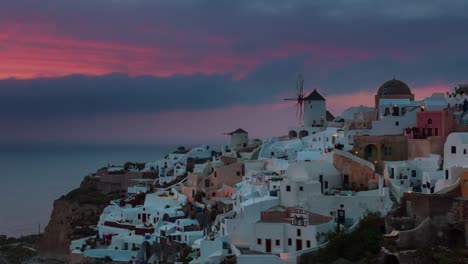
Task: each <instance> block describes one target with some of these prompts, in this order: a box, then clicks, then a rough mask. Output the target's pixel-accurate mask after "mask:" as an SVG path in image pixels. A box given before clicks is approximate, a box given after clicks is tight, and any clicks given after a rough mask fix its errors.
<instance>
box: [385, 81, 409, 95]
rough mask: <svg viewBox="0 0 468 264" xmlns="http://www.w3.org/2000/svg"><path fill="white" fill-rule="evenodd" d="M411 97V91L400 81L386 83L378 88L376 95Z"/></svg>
mask: <svg viewBox="0 0 468 264" xmlns="http://www.w3.org/2000/svg"><path fill="white" fill-rule="evenodd" d="M403 94H407V95H411V90H410V88H409V87H408V85H407V84H406V83H404V82H402V81H400V80H396V79H393V80H390V81H386V82H385V83H384V84H382V86H380V88H379V91H378V92H377V95H403Z"/></svg>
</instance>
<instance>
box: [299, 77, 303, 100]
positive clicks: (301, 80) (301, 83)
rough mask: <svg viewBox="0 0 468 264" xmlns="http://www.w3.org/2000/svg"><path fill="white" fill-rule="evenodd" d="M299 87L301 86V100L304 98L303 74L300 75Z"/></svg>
mask: <svg viewBox="0 0 468 264" xmlns="http://www.w3.org/2000/svg"><path fill="white" fill-rule="evenodd" d="M299 82H300V83H299V85H300V90H301V92H300V98H301V99H302V98H304V78H302V74H300V75H299Z"/></svg>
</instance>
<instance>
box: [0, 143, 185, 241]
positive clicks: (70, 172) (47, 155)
mask: <svg viewBox="0 0 468 264" xmlns="http://www.w3.org/2000/svg"><path fill="white" fill-rule="evenodd" d="M176 147H177V146H176V145H175V144H174V145H151V146H121V145H120V146H116V145H105V146H102V145H100V146H97V145H0V235H1V234H6V235H9V236H20V235H26V234H31V233H37V232H38V230H39V225H40V228H41V229H44V227H45V226H46V225H47V222H48V221H49V217H50V213H51V212H52V203H53V201H54V200H55V199H57V198H59V197H60V196H61V195H63V194H66V193H67V192H69V191H70V190H72V189H74V188H76V187H78V186H79V184H80V182H81V180H82V179H83V177H84V176H85V175H87V174H89V173H92V172H95V171H96V170H97V169H99V168H101V167H104V166H106V165H107V164H108V163H110V164H115V165H121V164H123V163H125V162H127V161H138V162H149V161H155V160H158V159H160V158H162V157H164V155H165V154H167V153H169V152H170V151H172V150H174V149H175V148H176Z"/></svg>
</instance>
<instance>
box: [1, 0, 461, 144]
mask: <svg viewBox="0 0 468 264" xmlns="http://www.w3.org/2000/svg"><path fill="white" fill-rule="evenodd" d="M407 2H408V1H391V2H389V1H380V0H355V1H330V0H316V1H305V0H304V1H301V0H297V1H283V0H256V1H252V0H237V1H203V0H184V1H182V0H180V1H179V0H79V1H63V0H43V1H37V0H15V1H4V2H2V3H1V4H0V122H1V124H2V125H1V126H0V127H1V130H0V143H5V142H39V143H44V142H46V143H47V142H59V143H60V142H69V143H169V142H170V143H178V142H181V143H195V142H196V143H201V142H210V143H211V142H219V141H223V140H225V138H224V137H225V136H223V135H222V133H223V132H229V131H232V130H234V129H236V128H238V127H242V128H244V129H245V130H247V131H249V132H250V134H251V136H252V137H260V138H265V137H269V136H274V135H281V134H285V133H286V131H287V128H288V127H290V126H294V125H296V124H297V119H296V117H295V106H294V104H293V103H291V102H286V103H285V102H284V101H283V100H282V99H283V98H285V97H291V96H294V92H295V87H294V86H295V79H296V77H297V74H298V73H302V74H303V75H304V80H305V89H306V91H307V92H311V91H312V90H313V89H314V88H317V89H318V90H319V92H320V93H321V94H322V95H323V96H325V97H326V99H327V107H328V108H329V110H330V111H331V112H332V113H333V114H335V115H339V114H340V113H341V111H342V110H344V109H346V108H348V107H350V106H355V105H369V106H370V105H372V104H373V95H374V94H375V92H376V91H377V89H378V87H379V86H380V85H381V84H382V83H383V82H385V81H387V80H389V79H391V78H392V77H393V76H394V75H396V77H397V78H398V79H401V80H403V81H404V82H406V83H407V84H408V85H409V86H410V87H411V89H412V91H413V93H415V95H416V98H417V99H423V98H424V97H426V96H430V95H431V93H433V92H445V91H449V90H450V89H451V88H452V86H453V85H455V84H457V83H466V82H468V60H467V59H468V48H467V43H468V34H467V28H468V16H467V15H466V10H468V2H467V1H462V0H460V1H457V0H454V1H444V0H432V1H430V0H417V1H411V3H410V4H409V3H407Z"/></svg>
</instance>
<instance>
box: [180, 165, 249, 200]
mask: <svg viewBox="0 0 468 264" xmlns="http://www.w3.org/2000/svg"><path fill="white" fill-rule="evenodd" d="M244 174H245V168H244V164H243V163H233V164H230V165H227V166H223V167H220V168H216V169H214V171H213V172H212V173H211V174H210V175H208V176H204V175H197V174H193V173H190V174H189V175H188V178H187V181H186V182H185V183H184V185H183V186H182V194H184V195H185V196H187V198H188V200H189V202H194V200H195V196H196V194H197V192H199V193H204V194H205V199H210V200H213V198H215V197H219V195H221V197H230V195H232V191H231V192H230V191H229V190H228V189H227V188H226V186H228V187H234V185H235V184H236V183H239V182H241V181H242V176H244Z"/></svg>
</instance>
